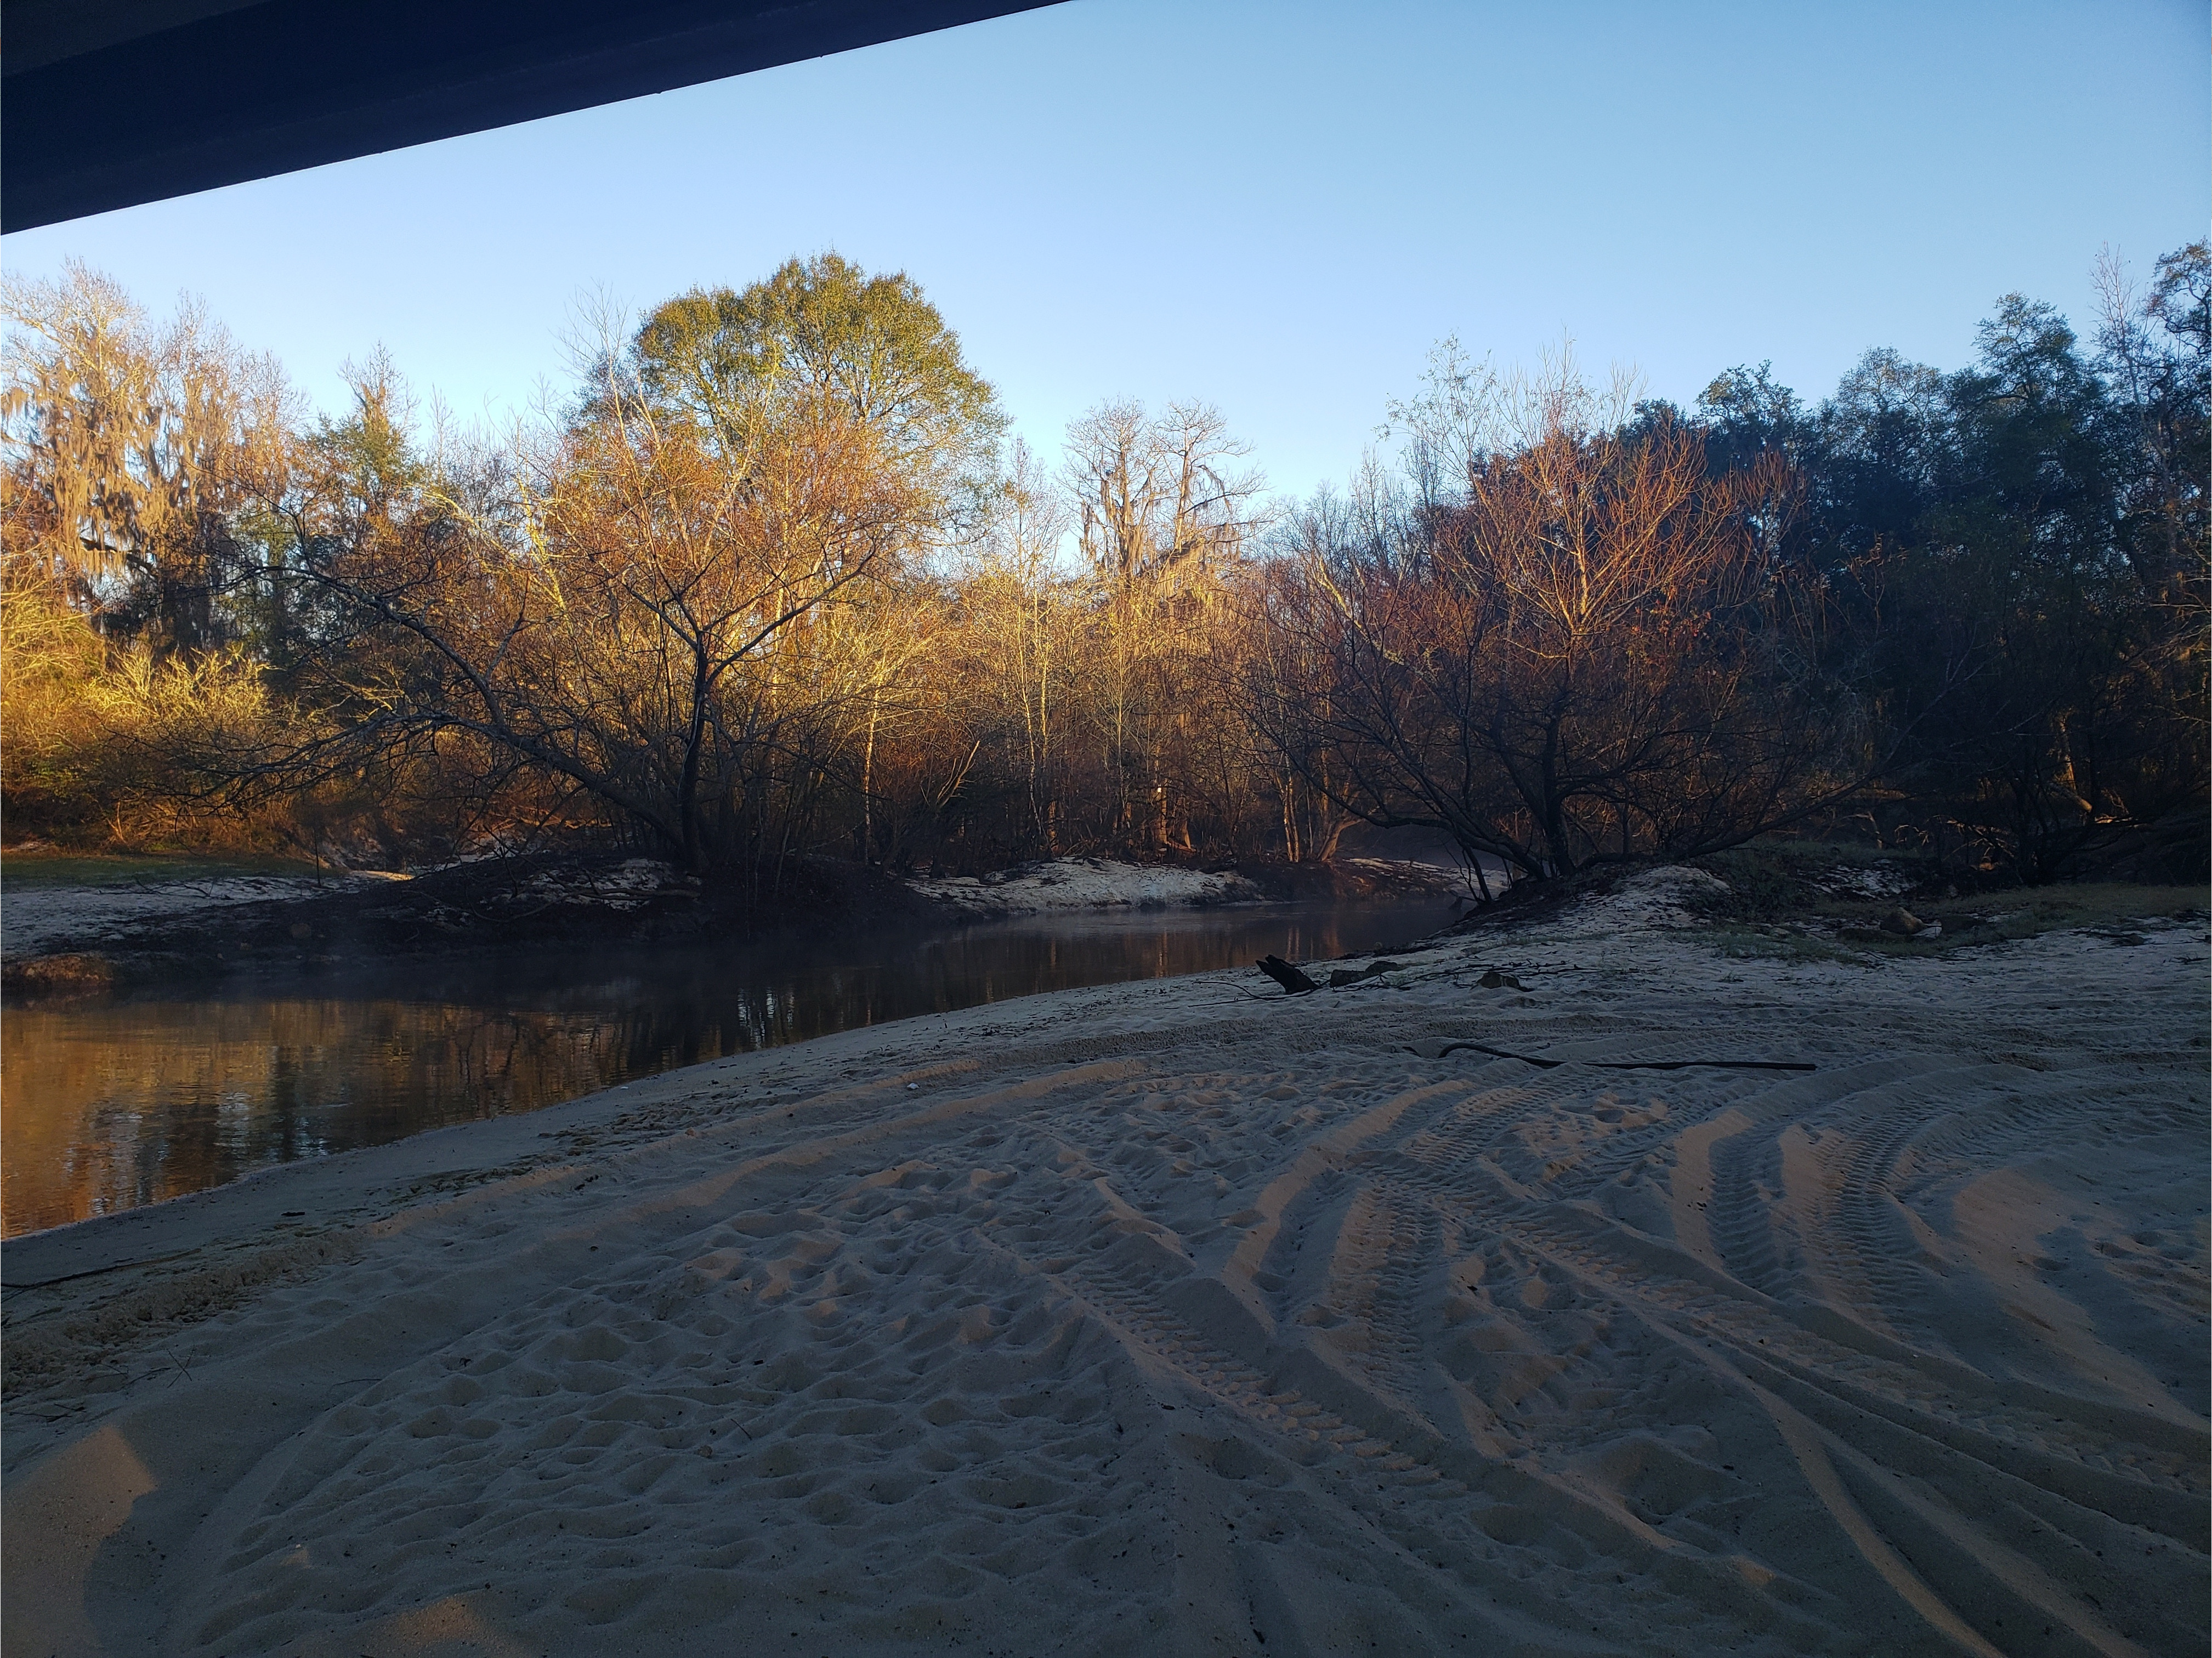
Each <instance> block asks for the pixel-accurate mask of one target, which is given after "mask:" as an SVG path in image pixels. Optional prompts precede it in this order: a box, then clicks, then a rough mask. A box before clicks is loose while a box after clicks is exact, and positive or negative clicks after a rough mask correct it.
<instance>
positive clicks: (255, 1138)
mask: <svg viewBox="0 0 2212 1658" xmlns="http://www.w3.org/2000/svg"><path fill="white" fill-rule="evenodd" d="M1453 914H1455V911H1454V909H1453V908H1452V907H1451V906H1450V904H1449V902H1421V903H1413V904H1407V903H1398V904H1365V905H1291V904H1281V905H1261V906H1255V907H1252V908H1234V909H1210V910H1188V911H1160V912H1153V913H1150V914H1127V913H1121V914H1107V915H1091V916H1083V917H1079V918H1073V919H1070V918H1066V917H1055V918H1053V919H1049V920H1046V919H1036V920H1012V921H998V922H991V923H986V924H979V925H975V926H964V927H958V928H954V929H949V930H948V929H939V930H934V931H930V932H892V933H878V934H872V935H860V936H855V937H848V938H833V939H826V940H823V941H819V942H816V943H813V944H804V945H794V944H793V943H792V942H791V941H790V940H789V939H779V940H777V941H775V942H774V943H772V944H752V945H747V944H735V945H732V944H723V945H720V946H714V947H704V946H702V947H690V948H685V949H680V950H678V949H668V948H659V949H655V950H649V951H648V950H636V951H631V952H611V951H603V952H597V953H594V954H592V955H591V956H589V957H577V956H573V955H563V956H558V957H546V956H541V957H517V958H474V959H471V960H467V961H463V962H455V963H444V964H437V965H432V966H428V967H426V966H424V965H422V964H421V963H409V964H407V965H406V967H405V968H404V969H396V968H386V969H352V970H347V971H343V972H341V971H339V970H337V969H330V970H325V971H321V972H318V973H315V974H313V975H296V974H295V975H290V976H289V977H287V978H285V979H283V980H281V981H277V980H270V979H261V980H255V979H250V978H244V977H240V978H238V979H234V980H225V981H221V982H220V983H218V984H216V985H213V986H210V987H205V988H204V989H203V990H201V991H200V992H199V993H196V994H191V995H186V994H183V993H180V992H179V989H178V988H177V987H164V988H161V989H157V990H147V991H143V992H140V993H130V994H123V995H118V996H114V997H110V998H105V999H94V1000H84V1001H70V1002H66V1003H55V1002H45V1003H33V1004H30V1005H23V1006H11V1007H9V1009H8V1010H7V1011H6V1014H5V1017H4V1018H0V1076H4V1078H5V1079H6V1092H7V1101H6V1105H7V1108H6V1110H5V1112H4V1113H0V1236H9V1237H12V1236H18V1235H20V1234H21V1233H24V1232H30V1231H37V1230H43V1229H45V1228H46V1227H50V1226H58V1225H61V1224H65V1223H67V1222H70V1221H75V1220H82V1219H85V1218H88V1217H90V1216H94V1215H100V1214H107V1213H112V1212H115V1211H118V1210H122V1209H128V1208H132V1207H135V1206H138V1205H140V1204H146V1203H155V1202H159V1201H160V1200H161V1199H164V1198H171V1197H177V1196H180V1195H182V1194H183V1193H187V1192H196V1191H200V1190H204V1189H205V1188H206V1187H211V1186H220V1185H222V1184H224V1183H225V1182H227V1181H233V1180H236V1179H238V1178H239V1177H240V1175H247V1174H251V1173H252V1172H253V1171H254V1170H255V1169H262V1168H266V1167H268V1166H269V1165H270V1164H273V1163H289V1162H293V1161H295V1160H297V1159H300V1158H304V1157H322V1156H326V1155H328V1154H330V1153H331V1152H335V1151H347V1150H349V1149H351V1148H353V1147H356V1146H362V1145H379V1144H381V1143H383V1142H385V1141H387V1140H394V1139H401V1138H403V1137H404V1136H406V1135H409V1134H415V1133H422V1131H423V1130H425V1129H430V1128H437V1127H443V1126H445V1125H447V1124H448V1123H454V1122H462V1121H468V1120H470V1119H471V1118H477V1117H488V1116H494V1115H497V1114H501V1113H504V1112H515V1111H532V1110H535V1109H537V1108H539V1107H541V1106H548V1105H554V1104H557V1103H558V1102H561V1101H562V1100H569V1099H574V1098H576V1097H577V1096H580V1095H583V1094H588V1093H592V1092H593V1091H594V1090H599V1089H602V1088H607V1087H611V1086H612V1085H614V1084H617V1083H621V1082H626V1081H628V1080H629V1079H630V1078H635V1077H641V1076H647V1075H650V1074H652V1073H653V1072H659V1071H665V1070H669V1069H671V1068H672V1067H675V1066H685V1065H694V1064H697V1063H699V1062H701V1061H702V1060H714V1059H720V1058H721V1057H722V1056H724V1055H726V1054H737V1053H744V1052H747V1051H749V1050H751V1049H754V1048H769V1047H774V1046H776V1045H779V1044H781V1043H785V1042H804V1041H805V1040H806V1039H807V1038H809V1037H811V1036H820V1035H828V1034H829V1033H830V1032H832V1031H837V1030H846V1029H853V1028H854V1027H855V1026H860V1025H872V1024H879V1023H884V1022H885V1021H887V1020H891V1019H902V1018H908V1017H914V1016H915V1015H918V1014H927V1013H939V1012H946V1011H951V1010H952V1009H954V1008H960V1007H970V1006H974V1005H976V1004H978V1003H983V1002H996V1001H1003V1000H1006V999H1009V998H1011V997H1015V996H1027V995H1033V994H1036V993H1040V992H1043V991H1052V990H1066V989H1072V988H1075V987H1079V986H1084V985H1096V984H1109V983H1118V982H1121V981H1127V980H1133V979H1152V978H1164V977H1169V976H1171V975H1178V974H1186V973H1201V972H1206V971H1210V970H1214V969H1222V968H1230V967H1237V968H1243V967H1249V965H1250V964H1251V963H1252V962H1253V961H1254V960H1255V959H1256V958H1257V957H1261V956H1263V955H1266V954H1267V953H1268V952H1270V951H1273V952H1275V953H1277V954H1279V955H1282V956H1285V957H1290V958H1291V959H1292V960H1294V961H1295V960H1306V961H1310V960H1316V959H1325V958H1327V957H1334V956H1338V955H1344V954H1350V953H1353V952H1359V951H1369V950H1383V949H1388V948H1390V947H1392V946H1395V945H1401V944H1406V943H1407V942H1409V941H1411V940H1412V939H1414V938H1420V937H1422V936H1423V935H1425V934H1426V933H1428V932H1433V931H1434V930H1435V929H1436V928H1437V927H1439V926H1443V924H1444V923H1445V922H1446V921H1448V920H1449V919H1450V918H1451V916H1452V915H1453ZM1249 976H1250V977H1251V981H1252V985H1253V987H1254V988H1255V989H1265V988H1266V985H1265V981H1261V980H1260V979H1259V977H1258V976H1257V975H1249Z"/></svg>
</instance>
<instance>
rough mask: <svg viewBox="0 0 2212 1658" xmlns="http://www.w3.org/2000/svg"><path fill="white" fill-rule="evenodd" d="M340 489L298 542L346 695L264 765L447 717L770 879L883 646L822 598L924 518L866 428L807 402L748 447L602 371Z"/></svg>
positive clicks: (350, 752)
mask: <svg viewBox="0 0 2212 1658" xmlns="http://www.w3.org/2000/svg"><path fill="white" fill-rule="evenodd" d="M340 447H343V445H340ZM372 447H374V446H372ZM397 459H398V458H396V457H383V458H381V459H379V460H378V463H377V465H378V467H379V468H380V469H386V468H387V463H390V462H392V461H396V460H397ZM388 470H390V471H394V472H398V471H404V470H406V469H404V468H401V467H398V466H390V467H389V468H388ZM415 475H416V476H422V474H421V473H420V472H419V471H416V473H415ZM339 498H340V499H344V498H346V497H345V496H344V494H343V492H341V495H340V497H339ZM350 498H351V499H352V500H353V501H355V502H356V503H361V502H368V503H370V507H369V509H368V510H352V509H346V510H340V511H338V512H336V513H330V514H329V515H328V516H326V517H325V519H324V521H323V522H322V523H321V524H320V525H319V526H318V527H317V528H316V529H315V531H313V539H314V540H315V542H316V544H317V545H318V546H319V548H321V549H322V550H321V551H320V552H319V555H318V556H316V557H315V558H313V560H311V561H310V562H309V563H308V566H307V579H308V580H310V581H312V582H313V585H314V586H316V587H317V588H318V589H319V591H320V592H322V593H323V594H324V596H325V599H326V601H327V602H328V603H329V604H331V607H332V609H333V610H334V612H335V614H336V615H337V616H339V617H340V618H341V619H342V625H341V626H340V627H338V628H337V629H334V630H333V632H332V634H331V636H330V637H328V638H327V639H326V640H325V641H324V645H323V648H322V650H321V651H320V652H319V653H318V658H317V671H318V674H319V682H320V690H321V700H322V701H323V703H324V705H325V706H326V707H328V708H332V709H333V710H335V711H337V713H338V714H339V715H340V718H339V719H338V720H337V723H336V726H335V729H334V730H333V731H332V732H331V733H330V734H328V735H326V736H321V737H318V738H315V739H314V740H313V741H312V742H310V743H308V744H304V745H302V746H301V747H300V748H298V749H296V750H293V751H292V752H289V753H287V754H284V755H282V756H276V759H275V760H274V761H273V762H272V764H273V765H274V766H275V767H276V769H277V770H279V771H281V772H288V773H289V774H294V775H300V774H304V773H306V772H307V771H308V770H311V769H313V768H316V767H327V766H329V765H331V764H334V763H340V762H343V763H353V762H355V761H356V759H357V757H358V756H360V755H361V754H362V752H364V751H365V750H381V751H384V752H386V753H396V752H400V751H405V750H418V751H419V750H426V749H427V750H435V748H436V746H437V745H438V744H441V742H449V741H452V740H454V739H459V740H462V741H465V742H467V743H470V744H476V745H478V746H480V747H481V748H483V749H484V750H489V752H491V753H492V754H494V755H495V756H498V757H499V758H500V760H501V762H504V763H505V764H507V765H510V766H515V767H520V768H523V769H525V770H526V771H528V772H531V773H533V774H536V775H538V776H539V777H542V778H545V779H548V780H554V781H556V783H558V784H560V785H562V786H567V787H568V788H571V789H573V790H576V791H580V792H581V793H584V794H586V795H587V796H589V797H591V798H592V799H594V800H596V801H597V802H599V804H600V805H601V806H602V807H603V808H604V809H605V810H606V811H608V812H610V813H611V815H612V817H613V818H614V819H615V821H616V822H617V823H621V824H623V825H625V826H627V827H628V828H629V829H631V830H632V831H634V832H635V833H637V834H639V835H641V836H642V837H643V838H644V839H645V840H646V841H647V843H648V844H651V845H653V847H656V848H657V849H659V850H660V851H662V852H664V853H666V854H667V855H669V856H671V857H672V858H675V859H678V860H679V861H681V862H682V863H684V865H687V866H688V867H690V868H692V869H694V870H696V871H700V872H708V871H716V872H734V873H736V874H738V876H740V877H742V878H747V879H750V880H751V881H754V882H756V883H757V882H759V881H760V880H762V879H763V878H766V879H769V880H773V879H774V876H775V871H777V870H780V869H781V866H782V865H783V864H784V862H785V860H786V859H787V858H788V856H789V855H790V853H791V852H792V851H793V848H794V845H795V843H796V841H797V839H798V836H797V833H796V830H795V827H794V824H795V820H797V819H803V818H804V817H805V816H806V814H807V813H808V812H810V811H811V810H812V809H813V808H814V807H815V806H816V805H817V804H818V799H819V796H820V793H821V792H822V790H823V787H824V786H825V784H826V780H827V778H828V774H829V771H830V770H831V768H833V767H834V766H835V765H836V763H837V760H838V757H839V756H838V751H839V745H840V741H841V738H842V733H843V732H844V731H845V729H846V727H847V726H848V725H849V723H850V722H849V715H850V712H851V707H852V705H853V704H854V701H856V700H857V699H858V698H859V697H860V695H862V694H863V693H864V692H865V689H866V684H867V683H869V677H870V676H871V675H872V673H873V672H874V671H876V667H875V665H874V664H873V663H872V662H871V661H869V660H868V659H867V653H866V651H865V650H862V651H860V652H859V653H856V652H855V651H854V648H853V647H854V638H853V636H852V634H851V631H850V630H846V629H839V628H838V627H836V625H834V623H833V619H832V617H831V616H830V615H829V612H830V610H831V609H832V607H833V606H834V605H835V604H836V603H837V602H838V601H839V600H840V599H841V598H847V597H848V596H850V595H852V594H854V592H856V591H857V590H858V589H859V588H860V586H863V585H864V584H865V583H866V582H867V581H868V580H870V579H871V578H872V577H873V576H875V575H876V574H878V572H879V571H881V570H882V569H883V568H884V567H885V566H886V565H887V564H889V563H891V562H895V561H896V557H897V555H898V553H899V552H900V551H901V550H902V549H903V548H904V547H905V546H906V545H907V544H908V543H910V542H911V540H912V538H913V537H914V536H915V529H916V519H915V512H914V504H913V501H912V497H911V495H910V494H909V493H908V489H907V488H906V486H905V484H904V482H903V480H902V477H901V474H900V472H899V471H898V470H897V469H896V468H895V467H893V466H890V465H886V464H885V463H884V461H883V459H882V458H881V456H880V454H879V452H878V447H877V444H876V440H875V435H874V434H873V432H872V430H871V429H870V428H867V427H866V426H864V425H862V424H860V422H856V421H855V420H854V419H853V418H852V417H851V416H850V415H849V413H848V410H846V409H845V408H844V407H842V405H841V404H838V403H836V402H835V401H834V400H832V399H829V398H820V399H817V400H815V401H814V402H812V403H811V404H794V405H793V406H791V407H789V408H787V410H784V411H783V414H782V416H781V420H780V422H779V423H778V424H777V425H776V426H775V428H768V429H764V430H763V431H762V432H761V433H759V434H757V435H756V437H755V440H754V441H753V445H752V447H751V450H750V453H749V456H748V458H747V464H746V465H745V466H744V468H743V469H742V470H738V469H736V468H733V467H732V466H731V465H729V464H727V462H726V459H725V458H724V456H723V455H722V454H721V453H720V452H719V451H718V450H717V449H715V448H714V446H711V445H710V443H709V442H708V440H706V437H705V434H702V433H701V432H700V431H699V430H698V429H697V428H695V427H693V426H691V425H690V424H689V423H687V422H669V421H665V420H661V419H659V418H656V417H655V416H653V414H652V413H651V412H650V411H647V410H640V409H638V408H636V407H635V405H633V404H629V403H628V402H627V401H626V400H624V399H623V398H620V397H619V396H618V395H611V396H610V398H609V399H608V402H607V404H606V406H605V412H604V413H602V414H601V415H599V416H598V417H596V418H594V419H592V420H590V421H587V422H584V423H582V424H580V425H579V426H577V427H575V428H573V429H570V430H568V431H566V432H561V433H555V434H546V435H545V436H544V438H543V439H541V440H540V441H539V443H538V446H536V447H535V448H534V449H533V448H531V447H529V446H525V447H524V448H522V449H521V450H520V452H518V453H517V454H516V455H514V456H513V458H512V459H509V460H507V461H506V462H504V463H501V462H499V461H496V460H495V459H493V458H490V457H479V458H478V459H477V461H476V463H475V465H474V467H473V470H472V471H471V470H470V469H466V468H456V469H453V470H451V471H448V473H447V475H446V476H443V477H432V478H430V479H429V480H428V482H427V483H426V484H425V486H424V487H422V488H421V489H416V490H413V491H409V492H404V493H403V494H402V495H399V496H398V497H396V498H385V499H377V498H376V492H375V491H374V489H362V488H360V487H359V486H358V485H357V486H356V488H355V489H354V490H353V491H351V492H350ZM763 872H766V874H765V876H764V874H763Z"/></svg>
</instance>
